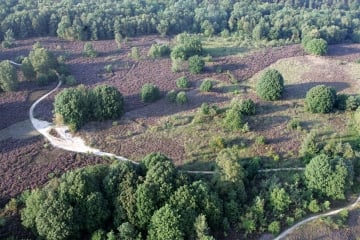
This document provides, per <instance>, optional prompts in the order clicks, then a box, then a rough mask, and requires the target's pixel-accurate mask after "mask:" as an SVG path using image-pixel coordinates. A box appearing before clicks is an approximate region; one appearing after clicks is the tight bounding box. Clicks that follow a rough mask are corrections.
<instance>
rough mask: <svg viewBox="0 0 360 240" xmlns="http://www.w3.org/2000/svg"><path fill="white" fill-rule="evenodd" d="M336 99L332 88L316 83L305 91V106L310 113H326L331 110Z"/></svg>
mask: <svg viewBox="0 0 360 240" xmlns="http://www.w3.org/2000/svg"><path fill="white" fill-rule="evenodd" d="M335 100H336V91H335V89H334V88H331V87H328V86H325V85H318V86H315V87H313V88H311V89H310V90H309V91H308V92H307V93H306V98H305V108H306V110H307V111H309V112H311V113H328V112H331V111H332V110H333V107H334V105H335Z"/></svg>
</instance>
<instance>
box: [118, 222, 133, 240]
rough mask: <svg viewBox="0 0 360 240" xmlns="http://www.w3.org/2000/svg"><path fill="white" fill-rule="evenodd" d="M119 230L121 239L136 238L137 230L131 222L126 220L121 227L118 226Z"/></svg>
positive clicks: (131, 239)
mask: <svg viewBox="0 0 360 240" xmlns="http://www.w3.org/2000/svg"><path fill="white" fill-rule="evenodd" d="M118 230H119V233H120V234H119V235H120V239H122V240H134V239H136V236H137V231H136V229H135V228H134V226H133V225H132V224H131V223H129V222H125V223H123V224H121V225H120V227H119V228H118Z"/></svg>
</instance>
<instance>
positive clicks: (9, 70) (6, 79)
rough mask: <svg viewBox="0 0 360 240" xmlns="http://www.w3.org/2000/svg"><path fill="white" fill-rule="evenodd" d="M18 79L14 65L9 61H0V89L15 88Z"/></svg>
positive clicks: (8, 89) (11, 89)
mask: <svg viewBox="0 0 360 240" xmlns="http://www.w3.org/2000/svg"><path fill="white" fill-rule="evenodd" d="M17 86H18V79H17V74H16V69H15V67H14V66H13V65H12V64H11V63H10V62H9V61H2V62H0V91H5V92H10V91H14V90H16V88H17Z"/></svg>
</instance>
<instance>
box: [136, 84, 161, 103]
mask: <svg viewBox="0 0 360 240" xmlns="http://www.w3.org/2000/svg"><path fill="white" fill-rule="evenodd" d="M140 95H141V100H142V101H143V102H148V103H149V102H154V101H156V100H158V99H159V98H160V90H159V88H158V87H157V86H156V85H154V84H152V83H147V84H145V85H144V86H142V88H141V93H140Z"/></svg>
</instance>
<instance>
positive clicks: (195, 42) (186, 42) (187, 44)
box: [171, 33, 203, 60]
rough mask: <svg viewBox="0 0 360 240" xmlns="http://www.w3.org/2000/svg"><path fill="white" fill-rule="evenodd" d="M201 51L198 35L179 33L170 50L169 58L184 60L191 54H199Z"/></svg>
mask: <svg viewBox="0 0 360 240" xmlns="http://www.w3.org/2000/svg"><path fill="white" fill-rule="evenodd" d="M202 51H203V48H202V43H201V40H200V38H199V37H198V36H196V35H191V34H188V33H181V34H179V35H177V36H176V45H175V47H174V48H173V49H172V51H171V58H172V59H177V58H180V59H182V60H186V59H188V58H189V57H191V56H194V55H201V53H202Z"/></svg>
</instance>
